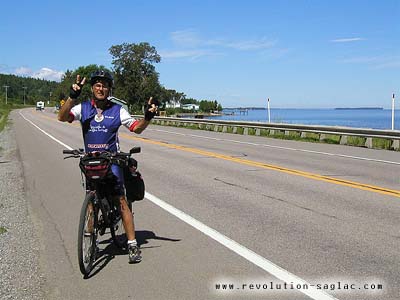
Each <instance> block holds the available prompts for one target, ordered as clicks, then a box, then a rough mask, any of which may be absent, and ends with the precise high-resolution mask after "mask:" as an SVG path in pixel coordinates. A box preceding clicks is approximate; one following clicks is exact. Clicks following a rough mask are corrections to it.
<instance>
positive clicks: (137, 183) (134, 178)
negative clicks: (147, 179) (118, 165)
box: [124, 168, 145, 202]
mask: <svg viewBox="0 0 400 300" xmlns="http://www.w3.org/2000/svg"><path fill="white" fill-rule="evenodd" d="M124 179H125V190H126V198H127V199H128V200H129V201H131V202H133V201H139V200H142V199H143V198H144V192H145V187H144V181H143V177H142V175H141V174H140V172H139V171H134V172H131V171H130V170H129V168H124Z"/></svg>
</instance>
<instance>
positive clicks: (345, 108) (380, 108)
mask: <svg viewBox="0 0 400 300" xmlns="http://www.w3.org/2000/svg"><path fill="white" fill-rule="evenodd" d="M335 109H336V110H383V107H337V108H335Z"/></svg>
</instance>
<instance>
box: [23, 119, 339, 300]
mask: <svg viewBox="0 0 400 300" xmlns="http://www.w3.org/2000/svg"><path fill="white" fill-rule="evenodd" d="M19 114H20V115H21V116H22V117H23V118H24V119H25V120H26V121H27V122H29V123H30V124H32V125H33V126H34V127H36V128H37V129H38V130H40V131H41V132H42V133H44V134H45V135H47V136H48V137H49V138H51V139H52V140H54V141H56V142H57V143H59V144H60V145H62V146H63V147H66V148H67V149H69V150H72V149H73V148H71V147H70V146H68V145H67V144H64V143H63V142H61V141H60V140H58V139H56V138H55V137H53V136H52V135H51V134H49V133H47V132H46V131H44V130H43V129H41V128H40V127H39V126H37V125H36V124H34V123H33V122H32V121H30V120H28V119H27V118H25V116H24V115H22V114H21V113H19ZM145 197H146V199H148V200H149V201H151V202H153V203H154V204H156V205H158V206H159V207H161V208H162V209H164V210H166V211H167V212H169V213H170V214H172V215H174V216H175V217H177V218H178V219H180V220H182V221H183V222H185V223H187V224H188V225H190V226H192V227H194V228H195V229H197V230H199V231H200V232H202V233H204V234H205V235H207V236H209V237H210V238H212V239H213V240H215V241H217V242H218V243H220V244H221V245H223V246H225V247H226V248H228V249H230V250H231V251H233V252H235V253H236V254H238V255H240V256H242V257H243V258H245V259H246V260H248V261H250V262H251V263H253V264H255V265H256V266H258V267H260V268H261V269H263V270H265V271H267V272H268V273H270V274H272V275H273V276H275V277H276V278H278V279H280V280H282V281H285V282H287V283H291V282H293V283H294V284H301V285H307V286H308V287H309V289H303V290H299V292H301V293H303V294H305V295H307V296H309V297H311V298H312V299H315V300H338V299H337V298H334V297H333V296H331V295H329V294H327V293H325V292H323V291H321V290H318V289H316V288H315V287H313V286H310V284H309V283H308V282H306V281H304V280H302V279H301V278H299V277H297V276H296V275H293V274H291V273H290V272H288V271H286V270H285V269H282V268H281V267H279V266H277V265H275V264H274V263H273V262H271V261H269V260H267V259H265V258H264V257H262V256H261V255H259V254H257V253H255V252H253V251H251V250H250V249H248V248H246V247H244V246H242V245H241V244H239V243H237V242H235V241H234V240H232V239H230V238H228V237H227V236H225V235H223V234H221V233H219V232H218V231H216V230H215V229H213V228H211V227H208V226H207V225H205V224H203V223H201V222H200V221H198V220H196V219H195V218H193V217H191V216H189V215H188V214H186V213H184V212H183V211H181V210H179V209H177V208H175V207H173V206H172V205H170V204H168V203H166V202H165V201H163V200H161V199H159V198H157V197H156V196H154V195H152V194H150V193H148V192H146V193H145Z"/></svg>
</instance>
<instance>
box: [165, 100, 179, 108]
mask: <svg viewBox="0 0 400 300" xmlns="http://www.w3.org/2000/svg"><path fill="white" fill-rule="evenodd" d="M165 107H166V108H180V107H181V103H180V102H179V101H171V102H167V103H166V104H165Z"/></svg>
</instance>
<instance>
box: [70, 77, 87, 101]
mask: <svg viewBox="0 0 400 300" xmlns="http://www.w3.org/2000/svg"><path fill="white" fill-rule="evenodd" d="M85 82H86V77H83V79H82V80H81V76H80V75H76V81H75V83H74V84H73V85H71V88H70V90H69V97H70V98H71V99H77V98H78V97H79V95H80V94H81V92H82V87H83V85H84V84H85Z"/></svg>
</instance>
